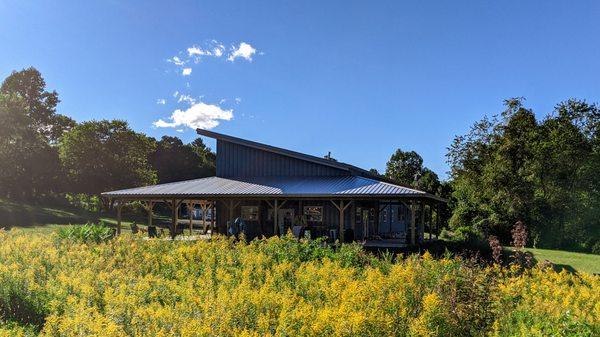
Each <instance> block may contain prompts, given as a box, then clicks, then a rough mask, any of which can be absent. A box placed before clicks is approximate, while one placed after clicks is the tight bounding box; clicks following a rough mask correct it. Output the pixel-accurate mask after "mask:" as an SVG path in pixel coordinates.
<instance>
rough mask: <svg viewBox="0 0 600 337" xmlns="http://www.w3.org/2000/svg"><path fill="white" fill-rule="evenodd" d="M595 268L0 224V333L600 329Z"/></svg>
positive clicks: (540, 332) (284, 241)
mask: <svg viewBox="0 0 600 337" xmlns="http://www.w3.org/2000/svg"><path fill="white" fill-rule="evenodd" d="M599 335H600V277H599V276H593V275H589V274H585V273H580V274H573V273H567V272H565V271H563V272H560V273H557V272H555V271H553V270H552V269H550V268H545V269H543V268H538V267H534V268H531V269H523V268H521V267H518V266H513V267H499V266H497V265H481V264H476V263H473V262H471V261H468V260H464V259H461V258H457V257H451V256H446V257H443V258H433V257H432V256H431V255H429V254H428V253H425V254H424V255H422V256H418V255H414V256H408V257H404V258H402V257H397V258H394V257H392V256H391V255H383V256H379V257H375V256H374V255H371V254H368V253H365V252H364V251H363V250H362V249H361V247H360V246H357V245H352V244H349V245H343V246H341V247H339V248H338V249H333V248H330V247H327V246H325V245H323V244H322V242H320V241H318V240H317V241H300V242H299V241H297V240H296V239H294V238H292V237H284V238H271V239H264V240H255V241H253V242H251V243H244V242H234V241H232V240H229V239H225V238H220V237H218V238H215V239H212V240H210V241H206V240H200V241H187V242H186V241H165V240H159V239H150V240H148V239H143V238H141V237H138V236H134V235H121V236H119V237H117V238H112V239H107V240H106V241H101V242H96V241H94V240H92V241H90V240H87V241H81V240H73V239H68V238H65V237H64V236H60V235H58V234H56V233H55V234H52V235H47V234H39V233H32V232H25V231H22V230H11V231H0V336H599Z"/></svg>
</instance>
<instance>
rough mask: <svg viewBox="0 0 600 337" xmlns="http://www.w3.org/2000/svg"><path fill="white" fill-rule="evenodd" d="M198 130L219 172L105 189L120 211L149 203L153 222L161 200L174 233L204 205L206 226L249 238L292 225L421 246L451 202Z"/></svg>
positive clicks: (352, 169)
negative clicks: (211, 144)
mask: <svg viewBox="0 0 600 337" xmlns="http://www.w3.org/2000/svg"><path fill="white" fill-rule="evenodd" d="M197 132H198V134H200V135H202V136H206V137H211V138H215V139H216V141H217V151H216V158H217V159H216V176H214V177H208V178H201V179H195V180H188V181H181V182H175V183H168V184H159V185H154V186H144V187H139V188H132V189H126V190H119V191H112V192H106V193H103V194H102V196H103V197H105V198H109V199H111V200H112V201H113V203H116V205H117V210H118V214H119V217H120V213H121V212H120V209H121V207H122V205H123V204H124V203H125V202H130V201H143V202H144V203H145V205H146V206H147V209H148V211H149V225H151V224H152V209H153V205H155V204H156V203H159V202H160V203H167V204H168V205H169V206H170V208H171V210H172V224H171V228H170V231H171V234H172V236H173V237H174V236H175V235H177V234H178V233H181V232H182V229H181V227H182V226H183V227H184V228H187V227H188V226H189V229H190V231H192V230H193V225H194V224H195V223H197V222H198V221H197V220H196V219H195V218H194V216H193V214H194V212H191V211H188V210H192V209H194V208H198V207H200V208H201V210H202V211H201V212H200V213H201V214H202V217H203V219H201V221H199V222H200V224H201V225H203V226H204V231H205V232H207V231H209V230H210V232H211V233H215V232H217V233H221V234H232V233H237V232H238V231H243V232H244V233H245V235H246V238H247V239H249V240H251V239H253V238H255V237H258V236H267V237H268V236H273V235H281V234H283V233H287V232H288V231H292V233H293V234H294V235H296V236H304V237H312V238H315V237H327V238H328V240H329V241H331V242H335V241H337V240H339V241H342V242H343V241H358V242H361V243H363V244H364V245H366V246H382V247H383V246H387V247H402V246H406V245H411V244H412V245H414V244H419V243H421V242H423V241H424V240H426V239H431V238H432V235H435V234H436V233H437V232H438V229H439V228H440V223H439V219H440V217H439V216H438V214H439V213H440V206H442V204H443V203H444V202H445V201H444V200H443V199H441V198H439V197H436V196H434V195H432V194H429V193H425V192H422V191H418V190H415V189H411V188H407V187H404V186H400V185H397V184H395V183H394V182H392V181H390V180H388V179H386V178H384V177H381V176H379V175H375V174H373V173H371V172H369V171H366V170H363V169H361V168H358V167H356V166H353V165H349V164H345V163H341V162H338V161H335V160H332V159H327V158H320V157H316V156H311V155H307V154H303V153H299V152H295V151H290V150H286V149H282V148H278V147H274V146H270V145H265V144H261V143H257V142H253V141H249V140H245V139H240V138H236V137H232V136H228V135H224V134H219V133H216V132H212V131H207V130H201V129H198V130H197ZM207 216H208V217H207ZM119 222H120V221H119ZM209 222H210V225H209ZM119 228H120V225H119ZM119 231H120V229H119ZM425 232H427V234H428V235H427V237H426V236H425Z"/></svg>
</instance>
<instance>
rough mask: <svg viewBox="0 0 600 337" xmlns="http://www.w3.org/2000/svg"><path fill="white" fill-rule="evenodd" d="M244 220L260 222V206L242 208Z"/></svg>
mask: <svg viewBox="0 0 600 337" xmlns="http://www.w3.org/2000/svg"><path fill="white" fill-rule="evenodd" d="M242 220H245V221H258V206H242Z"/></svg>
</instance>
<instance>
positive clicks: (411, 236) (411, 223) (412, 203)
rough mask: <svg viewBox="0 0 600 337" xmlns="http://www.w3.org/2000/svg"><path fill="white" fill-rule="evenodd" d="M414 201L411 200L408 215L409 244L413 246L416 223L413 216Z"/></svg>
mask: <svg viewBox="0 0 600 337" xmlns="http://www.w3.org/2000/svg"><path fill="white" fill-rule="evenodd" d="M415 203H416V201H415V200H413V201H412V202H411V204H410V213H411V220H410V244H411V245H414V244H415V225H416V224H415V222H416V221H417V219H416V215H415V207H416V205H415Z"/></svg>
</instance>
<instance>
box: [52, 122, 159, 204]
mask: <svg viewBox="0 0 600 337" xmlns="http://www.w3.org/2000/svg"><path fill="white" fill-rule="evenodd" d="M59 150H60V151H59V153H60V159H61V162H62V163H63V165H64V167H65V170H66V172H67V173H68V176H69V178H70V179H71V181H72V189H71V190H72V192H76V193H85V194H99V193H101V192H104V191H107V190H115V189H121V188H128V187H135V186H142V185H149V184H153V183H155V182H156V172H155V171H154V170H153V169H152V167H151V165H150V163H149V160H148V158H149V157H150V155H151V153H153V152H154V151H155V143H154V142H153V141H152V140H151V139H150V138H148V137H147V136H146V135H144V134H141V133H137V132H134V131H133V130H131V129H130V128H129V125H128V124H127V122H125V121H119V120H113V121H108V120H102V121H90V122H84V123H82V124H80V125H77V126H76V127H74V128H73V129H72V130H71V131H70V132H68V133H66V134H65V135H63V137H62V138H61V141H60V144H59Z"/></svg>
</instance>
